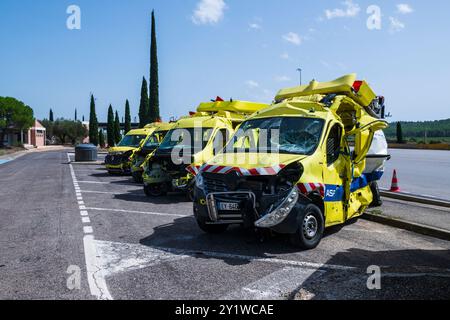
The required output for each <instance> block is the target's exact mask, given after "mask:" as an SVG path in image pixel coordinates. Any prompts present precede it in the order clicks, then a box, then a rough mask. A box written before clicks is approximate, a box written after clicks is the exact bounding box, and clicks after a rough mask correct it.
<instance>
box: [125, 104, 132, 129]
mask: <svg viewBox="0 0 450 320" xmlns="http://www.w3.org/2000/svg"><path fill="white" fill-rule="evenodd" d="M130 130H131V112H130V102H129V101H128V100H127V101H126V102H125V134H127V133H128V132H130Z"/></svg>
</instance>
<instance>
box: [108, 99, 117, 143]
mask: <svg viewBox="0 0 450 320" xmlns="http://www.w3.org/2000/svg"><path fill="white" fill-rule="evenodd" d="M106 138H107V140H108V147H114V145H115V140H116V139H115V137H114V111H113V108H112V105H109V108H108V125H107V129H106Z"/></svg>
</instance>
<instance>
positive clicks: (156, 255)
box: [95, 240, 190, 276]
mask: <svg viewBox="0 0 450 320" xmlns="http://www.w3.org/2000/svg"><path fill="white" fill-rule="evenodd" d="M95 247H96V248H97V253H98V256H100V257H102V265H101V266H100V267H101V269H102V272H103V275H104V276H110V275H113V274H116V273H122V272H128V271H133V270H140V269H143V268H147V267H151V266H156V265H159V264H161V263H165V262H171V261H179V260H183V259H186V258H189V257H190V256H188V255H174V254H172V253H170V252H166V251H163V250H158V249H154V248H151V247H147V246H143V245H140V244H131V243H119V242H111V241H99V240H95Z"/></svg>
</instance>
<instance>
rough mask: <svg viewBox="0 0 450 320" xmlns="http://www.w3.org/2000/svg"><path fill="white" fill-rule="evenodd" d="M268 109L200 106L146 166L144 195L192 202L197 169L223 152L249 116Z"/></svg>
mask: <svg viewBox="0 0 450 320" xmlns="http://www.w3.org/2000/svg"><path fill="white" fill-rule="evenodd" d="M267 107H268V105H266V104H261V103H253V102H245V101H216V102H210V103H202V104H200V106H199V107H198V109H197V112H196V113H194V114H192V115H191V116H189V117H184V118H182V119H180V120H179V121H178V122H177V123H176V124H175V125H174V127H173V129H172V130H170V131H169V133H168V134H167V136H166V137H165V139H164V140H163V142H162V143H161V145H160V146H159V148H158V149H157V150H156V151H155V153H154V155H153V156H152V157H151V159H150V160H149V161H148V163H147V164H146V167H145V171H144V173H143V180H144V191H145V194H146V195H147V196H149V197H157V196H161V195H166V194H167V193H168V192H170V191H176V192H177V191H178V192H185V193H187V194H188V195H189V197H190V198H191V199H192V197H193V188H194V181H195V179H194V178H195V175H196V174H197V172H198V170H199V169H200V167H201V166H202V165H203V164H204V163H205V162H206V161H208V160H210V159H211V158H212V157H214V155H216V154H217V153H218V152H220V151H221V150H222V149H223V147H224V146H225V144H226V142H227V139H228V138H229V137H231V135H232V134H233V133H234V130H235V129H236V127H237V126H238V125H239V124H241V123H242V122H243V121H244V120H245V119H246V118H247V117H248V116H249V115H251V114H253V113H254V112H256V111H259V110H262V109H264V108H267Z"/></svg>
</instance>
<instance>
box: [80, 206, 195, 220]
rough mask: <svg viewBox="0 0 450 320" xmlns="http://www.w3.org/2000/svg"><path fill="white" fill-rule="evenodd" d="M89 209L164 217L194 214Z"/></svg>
mask: <svg viewBox="0 0 450 320" xmlns="http://www.w3.org/2000/svg"><path fill="white" fill-rule="evenodd" d="M86 210H89V211H111V212H122V213H136V214H145V215H150V216H164V217H179V218H185V217H193V216H192V215H185V214H172V213H161V212H144V211H132V210H121V209H109V208H86Z"/></svg>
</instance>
